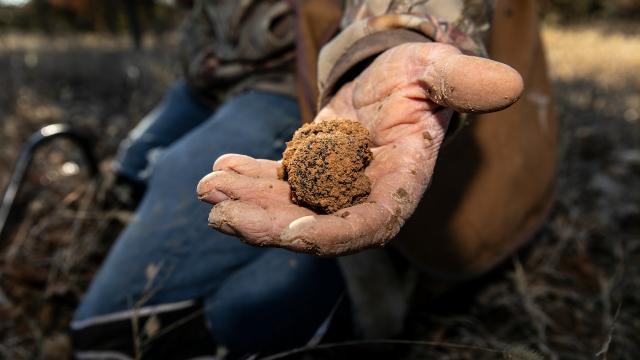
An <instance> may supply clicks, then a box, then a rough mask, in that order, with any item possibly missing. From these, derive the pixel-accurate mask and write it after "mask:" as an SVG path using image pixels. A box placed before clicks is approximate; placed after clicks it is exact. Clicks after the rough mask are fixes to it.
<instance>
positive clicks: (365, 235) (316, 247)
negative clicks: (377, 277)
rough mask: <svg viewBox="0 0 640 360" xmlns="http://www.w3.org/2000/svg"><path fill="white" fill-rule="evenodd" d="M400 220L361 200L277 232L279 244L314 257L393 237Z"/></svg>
mask: <svg viewBox="0 0 640 360" xmlns="http://www.w3.org/2000/svg"><path fill="white" fill-rule="evenodd" d="M402 223H403V221H402V219H401V218H399V217H398V216H397V215H396V214H392V213H390V212H389V211H388V210H387V209H386V208H385V207H383V206H381V205H379V204H376V203H371V202H369V203H363V204H359V205H355V206H352V207H349V208H345V209H342V210H340V211H338V212H336V213H334V214H331V215H310V216H305V217H301V218H298V219H296V220H295V221H293V222H291V223H290V224H289V225H288V226H287V227H286V228H284V230H283V231H282V233H281V234H280V241H279V244H278V246H281V247H285V248H288V249H290V250H294V251H299V252H305V253H310V254H313V255H317V256H337V255H344V254H349V253H352V252H355V251H359V250H362V249H366V248H369V247H374V246H382V245H384V244H385V243H386V242H387V241H388V240H390V239H391V238H393V236H395V235H396V234H397V233H398V231H399V230H400V227H401V226H402Z"/></svg>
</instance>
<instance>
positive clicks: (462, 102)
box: [422, 52, 524, 113]
mask: <svg viewBox="0 0 640 360" xmlns="http://www.w3.org/2000/svg"><path fill="white" fill-rule="evenodd" d="M431 55H432V56H431V59H430V60H431V61H428V62H427V65H426V69H425V72H424V78H423V81H422V85H423V86H424V87H425V89H426V90H427V92H428V93H429V98H430V99H431V100H432V101H433V102H435V103H436V104H438V105H441V106H445V107H449V108H452V109H454V110H456V111H458V112H461V113H487V112H493V111H499V110H502V109H505V108H507V107H509V106H511V105H512V104H513V103H515V102H516V101H518V99H519V98H520V95H521V94H522V90H523V88H524V83H523V80H522V77H521V76H520V74H519V73H518V72H517V71H516V70H515V69H514V68H512V67H510V66H509V65H506V64H503V63H500V62H497V61H493V60H489V59H485V58H480V57H475V56H467V55H463V54H460V53H456V52H439V53H435V54H431ZM427 56H428V55H427Z"/></svg>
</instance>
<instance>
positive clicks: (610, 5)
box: [0, 0, 640, 33]
mask: <svg viewBox="0 0 640 360" xmlns="http://www.w3.org/2000/svg"><path fill="white" fill-rule="evenodd" d="M15 1H17V0H4V1H2V0H0V30H6V29H9V28H10V29H13V30H40V31H45V32H51V31H56V32H61V31H62V32H64V31H99V32H112V33H121V32H127V31H128V29H130V28H131V27H132V23H131V22H132V21H134V22H138V23H139V25H140V26H141V27H142V28H146V29H152V30H153V31H155V32H161V31H163V30H167V29H172V28H175V26H174V25H177V22H178V21H179V19H180V18H181V16H179V14H176V12H175V8H176V6H175V5H188V4H189V3H191V1H189V0H117V1H113V0H26V1H25V0H21V1H20V2H21V3H25V5H23V6H21V7H20V9H18V11H16V9H15V6H8V5H7V4H11V3H13V2H15ZM540 2H541V4H542V6H541V11H542V13H543V16H544V17H545V18H546V19H547V20H548V21H552V22H571V23H575V22H585V21H592V20H605V19H610V18H619V19H620V18H621V19H638V18H640V0H541V1H540ZM2 4H4V5H2ZM131 14H135V19H133V18H132V17H131ZM133 26H134V27H135V26H136V25H133Z"/></svg>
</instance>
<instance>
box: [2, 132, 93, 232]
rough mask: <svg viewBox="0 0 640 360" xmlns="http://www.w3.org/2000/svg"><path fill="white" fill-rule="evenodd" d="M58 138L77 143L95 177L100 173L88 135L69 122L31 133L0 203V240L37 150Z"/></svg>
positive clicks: (90, 171)
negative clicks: (83, 134) (74, 129)
mask: <svg viewBox="0 0 640 360" xmlns="http://www.w3.org/2000/svg"><path fill="white" fill-rule="evenodd" d="M57 138H66V139H68V140H70V141H71V142H72V143H73V144H74V145H76V146H77V147H78V148H79V149H80V150H81V151H82V154H83V156H84V157H85V159H86V160H87V163H88V165H89V173H90V174H91V176H92V177H94V178H95V177H96V176H97V175H98V163H97V161H96V157H95V154H94V153H93V149H92V148H91V144H90V143H89V141H88V139H87V138H86V137H84V136H82V135H80V134H78V133H77V132H75V131H73V130H72V129H71V126H69V125H68V124H52V125H47V126H45V127H43V128H42V129H40V130H39V131H38V132H36V133H34V134H33V135H31V136H30V137H29V139H28V140H27V143H26V144H25V145H24V147H23V148H22V151H21V152H20V156H19V157H18V161H17V162H16V167H15V169H14V170H13V174H12V175H11V180H9V185H8V186H7V190H6V191H5V193H4V196H3V198H2V204H1V205H0V242H1V241H2V240H3V237H4V235H5V234H4V231H5V227H6V223H7V220H8V219H9V215H10V213H11V210H12V208H13V203H14V201H15V198H16V196H17V194H18V192H19V190H20V187H21V186H22V181H23V180H24V176H25V174H26V173H27V169H28V168H29V165H31V161H32V160H33V155H34V153H35V151H36V150H37V149H38V148H39V147H41V146H42V145H44V144H46V143H49V142H51V140H54V139H57Z"/></svg>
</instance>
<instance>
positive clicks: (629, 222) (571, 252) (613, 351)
mask: <svg viewBox="0 0 640 360" xmlns="http://www.w3.org/2000/svg"><path fill="white" fill-rule="evenodd" d="M637 26H638V24H631V25H624V26H623V27H619V26H618V27H611V26H610V25H608V24H600V25H597V26H596V25H594V26H590V27H588V28H587V27H578V28H569V29H566V28H559V27H548V28H546V29H545V32H544V39H545V42H546V44H547V45H548V48H549V49H548V51H549V58H550V63H551V69H552V73H553V77H554V80H555V89H556V94H557V102H558V107H559V113H560V116H561V118H562V120H563V125H562V126H563V131H562V142H563V144H564V145H563V155H562V156H563V165H562V167H561V173H560V177H559V183H558V193H557V195H558V198H557V203H556V206H555V209H554V212H553V214H552V216H551V218H550V219H549V221H548V224H547V225H546V227H545V228H544V229H543V230H542V231H541V233H540V234H539V235H538V239H537V241H536V242H535V243H534V244H533V245H532V246H531V247H530V248H529V249H528V250H527V251H524V252H522V253H521V254H518V255H517V256H515V257H514V258H513V259H512V261H511V262H510V263H509V264H506V266H505V267H504V268H503V269H500V270H499V271H497V272H496V273H494V274H491V275H490V276H489V277H487V278H485V279H481V280H479V281H477V282H475V283H471V284H468V285H467V286H465V287H463V288H461V289H459V290H458V292H454V293H452V294H450V296H448V297H447V298H446V301H442V302H429V303H420V304H418V305H419V306H417V310H416V312H415V314H414V316H413V317H412V319H411V330H410V331H409V332H408V333H407V335H406V336H407V337H408V338H413V339H418V340H422V341H427V343H424V344H423V345H419V346H418V345H414V346H410V347H409V348H407V346H408V345H407V344H405V345H403V346H398V347H397V348H393V349H392V352H393V353H394V354H395V355H394V356H393V357H394V358H402V357H404V358H411V359H415V358H425V359H433V358H440V359H483V358H486V359H493V358H495V357H496V356H497V354H504V355H505V356H506V355H509V356H511V357H512V358H518V356H520V357H521V358H528V357H527V354H529V355H531V351H535V352H539V353H540V354H542V355H543V356H544V357H545V358H551V359H592V358H599V359H607V358H609V359H634V358H635V355H636V354H638V353H640V335H638V334H640V320H639V319H640V292H638V289H640V269H638V267H637V266H636V264H638V263H640V236H639V234H640V208H639V207H640V205H639V204H640V190H639V189H640V151H639V150H638V149H639V148H640V123H639V121H640V120H639V118H640V115H639V114H640V91H639V90H640V74H639V72H638V71H637V69H639V68H640V66H639V65H640V55H639V54H640V35H639V34H638V32H635V33H634V32H633V31H628V30H626V29H628V28H634V27H637ZM621 29H622V30H621ZM625 33H627V34H631V35H625ZM160 43H162V44H164V43H165V41H164V40H163V41H159V42H156V43H155V44H153V43H151V42H150V43H149V45H150V46H149V47H148V48H147V50H145V51H143V52H134V51H132V50H131V49H129V47H128V42H127V41H126V40H125V39H105V38H103V37H96V36H79V37H78V36H69V35H66V36H65V37H61V38H53V39H48V38H44V37H40V36H31V35H21V34H10V35H5V36H2V37H0V48H1V49H2V51H0V67H2V68H3V69H7V70H8V71H3V72H0V84H3V91H2V92H0V118H1V119H2V121H1V122H0V136H1V139H2V141H0V188H4V186H5V184H6V182H7V180H8V174H9V173H10V169H11V168H12V167H13V162H14V161H15V159H16V157H17V154H18V150H19V148H20V146H21V144H22V142H23V141H24V139H25V138H26V137H27V136H28V135H29V134H30V133H31V132H33V131H34V130H36V129H37V128H39V127H40V126H42V125H44V124H47V123H51V122H55V121H65V122H70V123H72V124H74V125H76V126H78V127H83V128H85V129H88V130H90V131H91V132H93V133H94V136H95V138H96V149H97V151H98V154H99V156H100V157H101V158H102V159H105V161H104V162H103V164H102V165H103V168H106V165H107V160H108V159H109V157H110V156H113V154H114V152H115V150H116V147H117V144H118V141H119V139H121V138H122V137H123V136H124V135H125V134H126V132H127V131H128V129H130V128H131V127H132V126H133V125H134V124H135V122H136V121H137V120H138V119H140V118H141V116H142V115H143V114H144V113H145V112H146V111H148V110H149V109H150V108H151V107H152V106H153V105H154V104H155V103H156V102H157V101H158V100H159V98H160V97H161V95H162V93H163V91H164V89H165V87H166V85H168V84H169V83H170V82H171V80H172V79H173V78H174V77H175V74H176V72H177V71H176V69H175V67H174V66H172V65H170V64H172V57H171V56H170V54H168V53H167V51H166V49H164V48H163V47H160V46H159V44H160ZM170 43H171V42H170ZM68 161H74V162H78V163H81V159H79V158H78V156H77V154H75V153H74V152H73V150H72V149H71V148H70V147H69V146H67V145H65V144H63V143H60V144H55V145H52V146H51V147H49V148H48V149H47V151H46V152H43V153H41V154H40V155H39V156H38V158H37V159H36V162H35V166H34V171H33V172H32V174H31V175H30V177H29V180H28V182H27V187H26V188H25V191H24V192H23V194H22V196H21V204H22V205H23V206H22V210H23V216H22V217H21V220H20V223H19V224H17V226H16V228H15V229H14V230H15V232H14V233H13V236H12V237H11V240H10V242H9V243H5V244H0V359H1V358H6V359H33V358H37V357H38V356H44V355H47V356H48V357H49V358H64V353H65V352H66V351H68V344H67V342H66V341H67V340H66V338H65V336H64V331H65V329H66V324H67V322H68V320H69V316H70V314H71V312H72V310H73V308H74V306H75V305H76V304H77V301H78V299H79V297H80V296H81V294H82V292H83V290H84V288H85V287H86V285H87V283H88V281H89V279H90V277H91V274H92V273H93V271H95V269H96V267H97V266H98V264H99V262H100V260H101V259H102V257H103V256H104V254H105V252H106V251H107V249H108V246H109V245H110V242H111V241H112V239H113V235H114V233H115V232H116V231H115V230H116V229H117V228H118V227H119V226H121V225H122V224H123V223H124V222H126V216H127V214H126V213H120V212H113V211H107V210H104V209H103V205H104V203H103V199H102V196H103V195H104V187H103V186H102V185H100V184H98V185H90V183H89V182H88V181H86V174H84V173H83V172H82V171H81V172H79V173H77V174H76V173H73V174H69V173H66V172H65V171H63V165H64V164H65V163H66V162H68ZM434 343H438V344H443V343H450V344H451V343H453V344H459V345H461V346H457V347H447V346H433V344H434ZM428 344H430V345H428ZM478 349H485V350H478ZM487 349H489V350H491V351H487ZM527 349H529V350H527ZM387 350H388V349H387ZM332 355H333V356H335V355H336V354H332ZM534 356H535V355H531V356H530V357H529V358H534ZM312 358H332V356H329V355H326V354H325V355H323V354H321V353H317V354H314V356H313V357H312Z"/></svg>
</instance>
